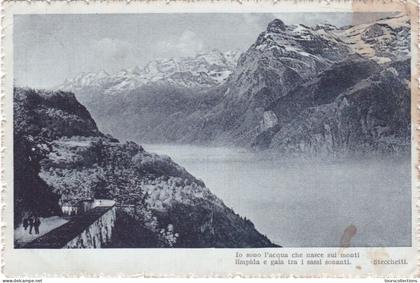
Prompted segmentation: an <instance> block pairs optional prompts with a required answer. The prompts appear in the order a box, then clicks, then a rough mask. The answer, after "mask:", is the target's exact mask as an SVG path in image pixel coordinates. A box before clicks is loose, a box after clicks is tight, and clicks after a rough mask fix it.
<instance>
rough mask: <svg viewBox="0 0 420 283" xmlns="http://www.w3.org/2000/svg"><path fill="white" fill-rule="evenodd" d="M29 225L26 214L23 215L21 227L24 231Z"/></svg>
mask: <svg viewBox="0 0 420 283" xmlns="http://www.w3.org/2000/svg"><path fill="white" fill-rule="evenodd" d="M28 226H29V219H28V216H25V218H23V229H24V230H25V231H26V229H28Z"/></svg>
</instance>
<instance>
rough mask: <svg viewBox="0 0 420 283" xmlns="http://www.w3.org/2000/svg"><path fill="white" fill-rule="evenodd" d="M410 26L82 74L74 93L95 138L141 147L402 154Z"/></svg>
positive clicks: (279, 32)
mask: <svg viewBox="0 0 420 283" xmlns="http://www.w3.org/2000/svg"><path fill="white" fill-rule="evenodd" d="M410 32H411V31H410V25H409V19H408V18H407V17H406V16H395V17H389V18H384V19H380V20H377V21H375V22H373V23H369V24H360V25H355V26H344V27H335V26H333V25H329V24H322V25H315V26H311V27H310V26H306V25H303V24H298V25H287V24H285V23H284V22H283V21H281V20H279V19H275V20H273V21H272V22H270V23H269V24H268V26H267V28H266V30H264V31H262V32H261V33H260V34H259V35H258V36H256V40H255V42H254V43H253V44H252V45H251V46H250V47H249V48H248V49H247V50H246V51H244V52H243V53H241V54H239V53H238V52H226V53H223V52H219V51H217V50H213V51H211V52H209V53H206V54H199V55H197V56H196V57H194V58H179V59H168V60H158V61H152V62H151V63H149V64H148V65H146V66H145V67H144V68H143V69H140V68H133V69H131V70H123V71H121V72H119V73H117V74H115V75H109V74H107V73H105V72H100V73H92V74H82V75H80V76H77V77H76V78H74V79H71V80H67V81H66V82H65V83H64V84H63V85H61V86H59V87H58V88H59V89H62V90H67V91H72V92H74V93H75V94H76V96H77V97H78V99H79V100H80V101H81V102H82V104H84V105H85V106H86V107H87V108H88V109H89V111H90V112H91V114H92V115H93V117H94V118H95V120H96V121H97V123H98V125H99V128H100V129H102V130H103V131H104V132H107V133H110V134H112V135H114V136H116V137H119V138H121V139H127V140H136V141H142V142H148V143H185V144H202V145H234V146H242V147H246V148H253V149H256V150H272V151H275V152H281V153H289V154H294V153H298V154H300V153H310V154H318V153H326V154H336V153H338V152H342V153H349V152H356V151H358V152H360V151H361V152H372V151H375V152H376V151H379V152H401V151H407V150H408V149H409V144H410V132H411V131H410V127H411V125H410V78H411V73H410Z"/></svg>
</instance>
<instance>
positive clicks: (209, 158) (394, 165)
mask: <svg viewBox="0 0 420 283" xmlns="http://www.w3.org/2000/svg"><path fill="white" fill-rule="evenodd" d="M144 148H145V149H146V150H148V151H151V152H155V153H158V154H165V155H168V156H170V157H171V158H172V160H174V161H175V162H177V163H178V164H180V165H181V166H183V167H185V168H186V169H187V171H189V172H190V173H191V174H193V175H194V176H195V177H197V178H199V179H202V180H203V181H204V182H205V184H206V186H207V187H208V188H209V189H210V190H211V191H212V192H213V193H214V194H216V195H217V196H218V197H219V198H220V199H222V200H223V202H224V203H225V204H226V205H227V206H229V207H231V208H233V209H234V210H235V212H237V213H239V214H240V215H241V216H244V217H246V218H248V219H250V220H251V221H252V222H253V223H254V224H255V227H256V228H257V229H258V230H259V231H260V232H261V233H263V234H265V235H267V237H268V238H269V239H270V240H272V241H273V242H274V243H276V244H279V245H282V246H284V247H305V246H310V247H333V246H339V245H340V239H341V237H342V235H343V232H344V230H345V229H346V228H347V227H350V226H351V225H354V226H355V227H356V229H357V231H356V234H355V236H354V237H353V238H352V240H351V245H352V246H411V187H410V186H411V185H410V184H411V177H410V175H411V174H410V172H411V170H410V160H409V158H405V159H403V158H399V159H396V158H380V159H378V158H375V159H374V158H370V159H364V160H352V161H344V162H343V161H341V162H338V161H336V162H331V161H314V160H311V161H308V160H306V161H303V160H296V159H294V160H291V159H290V160H285V159H283V158H281V157H277V158H271V157H267V156H263V155H261V154H258V153H253V152H249V151H246V150H244V149H238V148H224V147H199V146H189V145H181V146H180V145H144Z"/></svg>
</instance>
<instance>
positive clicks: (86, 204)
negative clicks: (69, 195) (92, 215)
mask: <svg viewBox="0 0 420 283" xmlns="http://www.w3.org/2000/svg"><path fill="white" fill-rule="evenodd" d="M114 205H115V201H113V200H110V199H82V200H66V201H61V202H60V206H61V211H62V213H63V216H64V217H66V216H67V217H71V216H75V215H80V214H83V213H85V212H87V211H89V210H91V209H93V208H95V207H98V206H114Z"/></svg>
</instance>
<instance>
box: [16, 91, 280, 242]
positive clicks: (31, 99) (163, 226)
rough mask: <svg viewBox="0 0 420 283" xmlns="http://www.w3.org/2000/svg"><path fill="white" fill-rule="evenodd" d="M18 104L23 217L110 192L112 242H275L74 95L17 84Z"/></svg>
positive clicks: (18, 217)
mask: <svg viewBox="0 0 420 283" xmlns="http://www.w3.org/2000/svg"><path fill="white" fill-rule="evenodd" d="M14 110H15V112H14V115H15V124H14V134H15V148H14V152H15V157H14V158H15V159H14V162H15V167H14V168H15V189H14V191H15V204H14V213H15V223H19V222H20V221H21V219H22V215H23V214H24V213H26V212H31V213H36V214H39V215H40V216H43V217H46V216H52V215H58V214H60V207H59V203H63V202H77V201H79V200H83V199H86V198H102V199H113V200H115V201H116V205H117V212H116V214H117V219H116V220H115V229H114V231H113V233H114V234H113V239H112V241H111V242H110V243H109V245H108V246H109V247H264V246H274V244H272V243H271V242H270V241H269V240H268V239H267V238H266V237H265V236H263V235H261V234H260V233H259V232H258V231H257V230H256V229H255V228H254V225H253V224H252V223H251V222H250V221H249V220H246V219H244V218H242V217H240V216H239V215H237V214H235V213H234V212H233V211H232V210H231V209H229V208H227V207H226V206H225V205H224V204H223V202H222V201H221V200H220V199H218V198H217V197H216V196H215V195H214V194H212V193H211V192H210V191H209V189H208V188H206V187H205V184H204V183H203V182H202V181H200V180H198V179H196V178H195V177H194V176H192V175H191V174H189V173H188V172H187V171H186V170H185V169H184V168H182V167H180V166H179V165H177V164H176V163H174V162H173V161H172V160H171V159H170V158H169V157H167V156H159V155H156V154H152V153H149V152H146V151H145V150H143V148H142V147H141V146H140V145H138V144H136V143H133V142H126V143H120V142H119V141H118V140H116V139H114V138H113V137H111V136H107V135H104V134H102V133H101V132H100V131H99V130H98V129H97V127H96V124H95V121H94V120H93V119H92V118H91V116H90V114H89V112H88V111H87V110H86V108H84V107H83V106H82V105H81V104H80V103H79V102H78V101H77V100H76V98H75V96H74V95H73V94H72V93H68V92H47V91H37V90H31V89H20V88H16V89H15V90H14ZM22 148H23V149H24V150H22ZM16 164H21V165H22V167H19V166H16ZM114 235H115V237H114Z"/></svg>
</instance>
